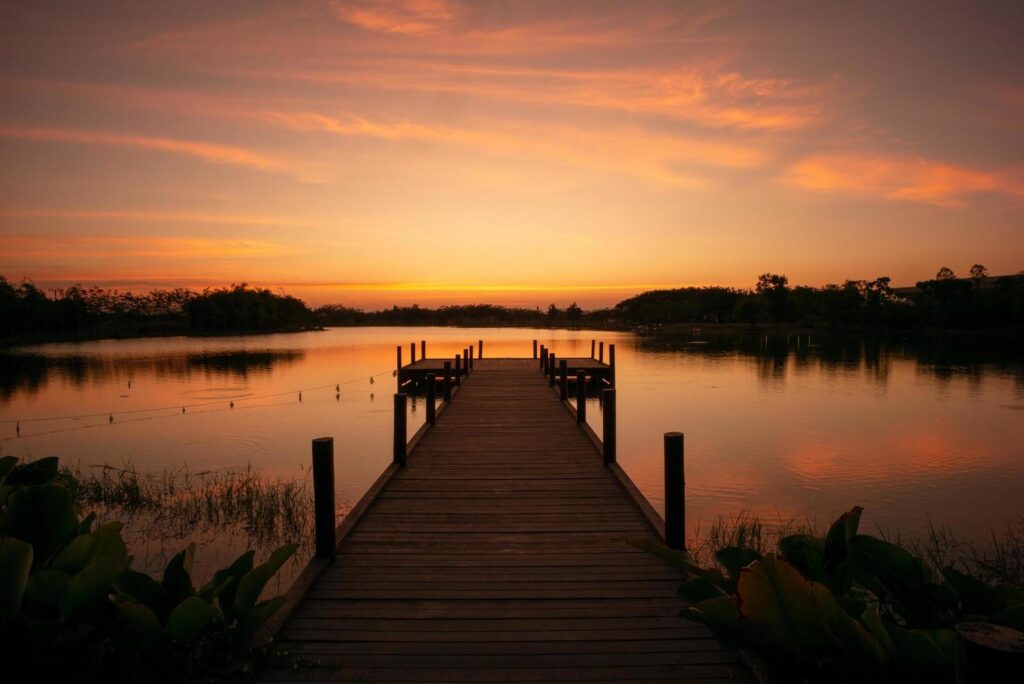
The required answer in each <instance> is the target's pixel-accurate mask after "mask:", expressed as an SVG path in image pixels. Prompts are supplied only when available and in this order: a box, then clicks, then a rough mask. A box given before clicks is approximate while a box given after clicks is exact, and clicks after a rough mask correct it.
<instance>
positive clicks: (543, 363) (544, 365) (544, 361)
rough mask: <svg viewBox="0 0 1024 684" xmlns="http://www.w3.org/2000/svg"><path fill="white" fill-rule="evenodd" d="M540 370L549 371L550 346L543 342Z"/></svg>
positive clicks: (542, 371)
mask: <svg viewBox="0 0 1024 684" xmlns="http://www.w3.org/2000/svg"><path fill="white" fill-rule="evenodd" d="M540 372H541V373H547V372H548V348H547V347H545V346H544V345H543V344H542V345H540Z"/></svg>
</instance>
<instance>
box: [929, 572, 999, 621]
mask: <svg viewBox="0 0 1024 684" xmlns="http://www.w3.org/2000/svg"><path fill="white" fill-rule="evenodd" d="M942 576H943V577H945V578H946V582H948V583H949V585H950V586H951V587H953V591H955V592H956V595H957V596H958V597H959V598H960V605H961V608H962V610H963V611H964V612H965V613H974V614H977V615H993V614H995V613H998V612H999V611H1001V610H1002V609H1003V608H1005V607H1006V602H1005V601H1004V600H1003V597H1002V596H1000V595H999V592H998V591H996V590H995V589H993V588H992V587H990V586H989V585H987V584H985V583H984V582H982V581H981V580H979V579H975V578H974V577H971V576H970V575H965V574H964V573H962V572H960V571H959V570H957V569H955V568H951V567H945V568H942Z"/></svg>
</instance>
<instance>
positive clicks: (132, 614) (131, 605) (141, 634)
mask: <svg viewBox="0 0 1024 684" xmlns="http://www.w3.org/2000/svg"><path fill="white" fill-rule="evenodd" d="M110 600H111V602H112V603H113V604H114V606H115V607H116V608H117V612H118V613H119V614H120V618H121V620H120V623H121V624H120V627H121V633H120V640H121V641H122V642H123V643H124V644H125V645H126V646H129V647H133V648H141V649H149V648H152V647H153V646H155V645H156V644H157V643H158V642H159V641H160V621H159V620H157V617H156V615H154V614H153V611H152V610H150V609H149V608H148V607H147V606H144V605H142V604H141V603H138V602H136V601H134V600H132V599H130V598H125V597H120V596H112V597H111V598H110Z"/></svg>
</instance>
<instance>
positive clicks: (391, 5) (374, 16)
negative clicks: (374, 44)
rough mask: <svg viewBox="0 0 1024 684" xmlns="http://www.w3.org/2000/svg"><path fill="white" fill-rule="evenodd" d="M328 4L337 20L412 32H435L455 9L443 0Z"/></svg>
mask: <svg viewBox="0 0 1024 684" xmlns="http://www.w3.org/2000/svg"><path fill="white" fill-rule="evenodd" d="M331 5H332V7H333V8H334V11H335V13H336V14H337V16H338V18H339V19H341V20H342V21H346V22H348V23H350V24H354V25H356V26H358V27H360V28H363V29H367V30H369V31H382V32H384V33H403V34H414V35H423V34H428V33H436V32H437V31H439V30H440V29H441V28H442V27H444V26H446V25H447V24H448V23H449V22H451V21H452V19H453V18H454V17H455V15H456V11H457V9H458V7H457V6H456V5H455V4H453V3H451V2H447V1H446V0H395V1H392V2H386V1H384V0H363V1H361V2H357V1H352V0H340V1H337V2H332V3H331Z"/></svg>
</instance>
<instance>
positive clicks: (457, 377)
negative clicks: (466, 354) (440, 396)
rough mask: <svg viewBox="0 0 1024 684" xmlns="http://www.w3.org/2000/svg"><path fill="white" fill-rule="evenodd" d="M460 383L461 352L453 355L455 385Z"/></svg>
mask: <svg viewBox="0 0 1024 684" xmlns="http://www.w3.org/2000/svg"><path fill="white" fill-rule="evenodd" d="M461 384H462V354H456V355H455V385H456V386H458V385H461Z"/></svg>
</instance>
